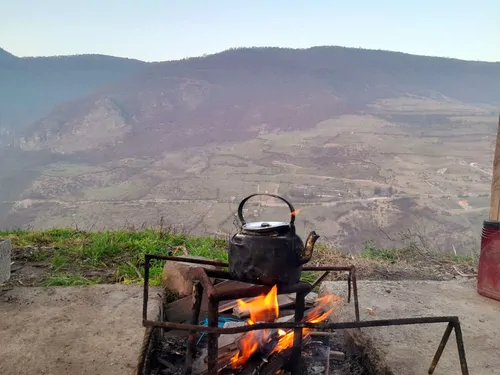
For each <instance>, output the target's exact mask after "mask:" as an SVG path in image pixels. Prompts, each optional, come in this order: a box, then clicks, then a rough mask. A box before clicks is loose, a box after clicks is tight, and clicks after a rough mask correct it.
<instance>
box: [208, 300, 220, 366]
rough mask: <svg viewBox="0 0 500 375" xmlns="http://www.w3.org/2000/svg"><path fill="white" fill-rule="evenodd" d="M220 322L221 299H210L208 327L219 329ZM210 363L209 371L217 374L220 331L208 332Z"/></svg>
mask: <svg viewBox="0 0 500 375" xmlns="http://www.w3.org/2000/svg"><path fill="white" fill-rule="evenodd" d="M218 323H219V301H217V300H213V299H210V300H209V307H208V327H209V328H210V329H212V330H215V329H218V328H219V327H217V326H218ZM207 349H208V363H207V370H208V371H207V373H208V374H209V375H217V370H218V368H217V363H218V361H217V359H218V354H219V353H218V352H219V333H217V332H216V331H213V332H209V333H208V346H207Z"/></svg>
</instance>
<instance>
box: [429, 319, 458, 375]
mask: <svg viewBox="0 0 500 375" xmlns="http://www.w3.org/2000/svg"><path fill="white" fill-rule="evenodd" d="M451 331H453V323H451V322H450V323H448V325H447V326H446V331H444V334H443V338H442V339H441V342H440V343H439V346H438V348H437V350H436V354H434V358H433V359H432V362H431V366H430V367H429V371H427V373H428V374H429V375H430V374H433V373H434V370H435V369H436V366H437V364H438V362H439V359H440V358H441V354H443V350H444V347H445V346H446V343H447V342H448V339H449V338H450V335H451Z"/></svg>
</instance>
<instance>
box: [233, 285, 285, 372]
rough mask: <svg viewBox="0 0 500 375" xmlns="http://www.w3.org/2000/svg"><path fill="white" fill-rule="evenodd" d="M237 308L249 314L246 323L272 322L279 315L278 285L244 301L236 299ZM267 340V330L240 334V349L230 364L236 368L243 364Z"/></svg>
mask: <svg viewBox="0 0 500 375" xmlns="http://www.w3.org/2000/svg"><path fill="white" fill-rule="evenodd" d="M237 303H238V308H239V309H240V311H241V312H247V313H249V314H250V318H249V319H248V320H247V324H249V325H251V324H255V323H256V322H273V321H274V320H275V319H276V318H277V317H278V316H279V313H280V312H279V305H278V287H277V286H276V285H275V286H273V287H272V288H271V290H270V291H269V293H268V294H267V295H266V294H262V295H260V296H258V297H256V298H255V299H253V300H251V301H249V302H245V301H243V300H238V301H237ZM268 340H269V330H267V329H265V330H262V331H261V332H259V331H250V332H248V333H247V334H245V335H243V336H241V338H240V341H239V347H240V351H239V352H238V353H236V354H235V355H234V356H233V357H232V358H231V365H232V367H233V368H237V367H238V366H241V365H243V364H245V363H246V362H247V361H248V359H249V358H250V357H251V356H252V355H253V354H254V353H255V352H256V351H257V350H258V349H259V346H260V345H261V344H263V343H265V342H267V341H268Z"/></svg>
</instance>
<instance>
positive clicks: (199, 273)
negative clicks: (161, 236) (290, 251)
mask: <svg viewBox="0 0 500 375" xmlns="http://www.w3.org/2000/svg"><path fill="white" fill-rule="evenodd" d="M153 259H161V260H170V261H177V262H190V263H195V264H208V265H214V266H219V267H227V266H228V265H227V263H223V262H214V261H206V260H198V259H191V258H182V257H171V256H163V255H146V256H145V262H144V303H143V315H142V317H143V320H142V324H143V326H144V327H147V328H150V329H155V328H165V329H176V330H183V331H188V332H189V338H188V349H187V354H186V360H185V366H184V374H185V375H189V374H190V373H191V370H192V361H193V355H194V349H195V345H194V343H195V341H194V340H195V335H196V333H201V332H205V333H207V334H208V371H207V374H208V375H216V374H217V370H218V369H217V359H218V358H217V357H218V337H219V335H221V334H235V333H243V332H249V331H254V330H262V329H284V330H286V329H293V330H294V343H293V346H292V353H293V354H292V357H291V361H290V362H291V364H292V365H293V364H294V361H296V362H295V364H298V363H299V362H298V361H299V360H300V352H301V346H302V331H303V329H304V328H309V329H314V330H318V331H334V330H341V329H355V328H369V327H384V326H399V325H415V324H435V323H448V325H447V328H446V330H445V332H444V335H443V338H442V339H441V342H440V344H439V346H438V349H437V351H436V354H435V355H434V358H433V360H432V362H431V365H430V368H429V371H428V373H429V374H432V373H433V372H434V369H435V368H436V366H437V363H438V362H439V359H440V358H441V355H442V353H443V351H444V348H445V346H446V343H447V342H448V339H449V338H450V335H451V332H452V330H455V338H456V342H457V348H458V357H459V360H460V367H461V373H462V375H469V370H468V367H467V360H466V356H465V347H464V342H463V337H462V329H461V326H460V321H459V319H458V317H456V316H442V317H418V318H403V319H380V320H369V321H360V320H359V302H358V288H357V280H356V269H355V267H354V266H351V267H304V268H303V270H304V271H325V273H324V274H323V275H322V276H320V278H318V280H316V281H315V282H314V283H313V284H312V285H311V284H309V283H305V282H299V283H297V284H295V285H292V286H284V287H278V294H288V293H296V305H295V319H294V322H285V323H256V324H253V325H245V326H240V327H230V328H219V327H218V326H217V325H218V316H219V315H218V314H219V313H218V310H219V302H221V301H224V300H233V299H239V298H245V297H257V296H258V295H260V294H263V293H267V292H269V290H270V287H268V286H263V285H256V286H252V287H249V288H238V289H233V290H228V291H223V292H221V291H217V290H216V289H215V288H214V286H213V285H212V283H211V282H210V279H209V277H220V278H225V279H228V280H233V278H232V277H231V275H230V274H229V273H228V272H225V271H216V270H205V269H203V268H201V267H200V268H193V269H192V271H191V272H192V273H191V275H192V277H193V280H195V281H196V282H195V284H194V293H193V307H192V310H193V314H192V318H191V322H190V323H191V324H185V323H174V322H160V321H153V320H148V291H149V269H150V263H151V260H153ZM331 271H347V272H349V276H348V288H349V292H348V294H349V295H348V302H350V299H351V284H352V294H353V297H354V309H355V314H356V320H355V321H352V322H341V323H324V322H322V323H308V322H302V321H301V320H302V318H303V314H304V306H305V296H306V295H307V294H308V293H309V292H310V291H311V290H312V289H313V287H314V286H316V285H317V284H318V283H319V282H321V280H322V279H324V278H325V277H326V274H327V273H328V272H331ZM203 292H205V293H206V295H207V296H208V301H209V310H208V327H205V326H202V325H199V324H198V319H199V314H200V307H201V301H202V297H203ZM298 368H299V366H293V368H292V371H294V370H295V369H298ZM295 374H296V372H295V371H294V372H293V375H295ZM139 375H141V374H139Z"/></svg>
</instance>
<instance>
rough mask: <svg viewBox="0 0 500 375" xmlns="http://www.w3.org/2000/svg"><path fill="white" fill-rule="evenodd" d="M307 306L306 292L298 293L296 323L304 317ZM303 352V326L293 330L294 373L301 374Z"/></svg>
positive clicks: (292, 369)
mask: <svg viewBox="0 0 500 375" xmlns="http://www.w3.org/2000/svg"><path fill="white" fill-rule="evenodd" d="M305 307H306V294H305V293H297V294H296V297H295V316H294V320H295V323H300V322H301V321H302V319H303V318H304V310H305ZM301 353H302V328H294V330H293V346H292V356H291V358H290V361H289V364H290V367H289V368H290V369H291V372H292V375H300V374H301V370H300V366H299V365H300V357H301Z"/></svg>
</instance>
